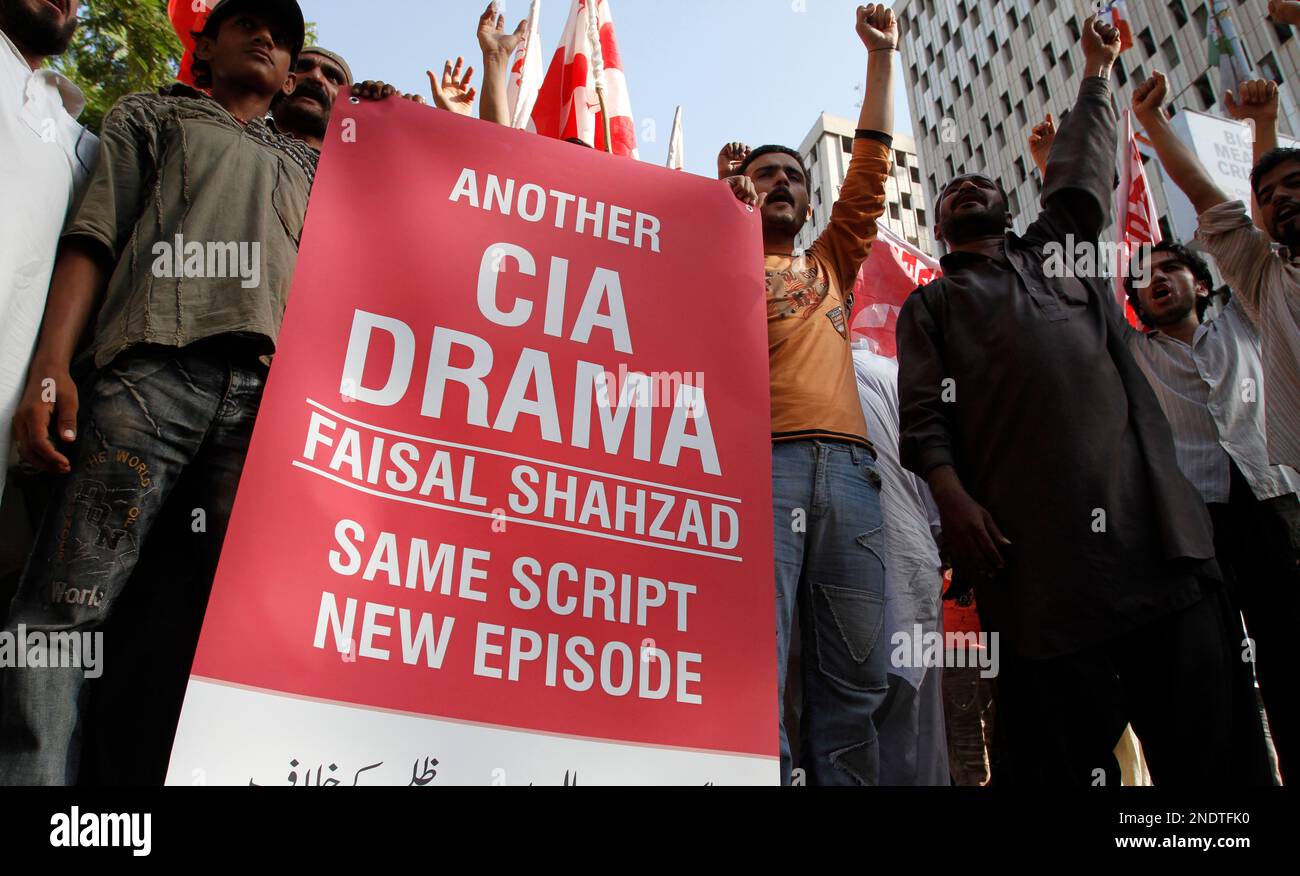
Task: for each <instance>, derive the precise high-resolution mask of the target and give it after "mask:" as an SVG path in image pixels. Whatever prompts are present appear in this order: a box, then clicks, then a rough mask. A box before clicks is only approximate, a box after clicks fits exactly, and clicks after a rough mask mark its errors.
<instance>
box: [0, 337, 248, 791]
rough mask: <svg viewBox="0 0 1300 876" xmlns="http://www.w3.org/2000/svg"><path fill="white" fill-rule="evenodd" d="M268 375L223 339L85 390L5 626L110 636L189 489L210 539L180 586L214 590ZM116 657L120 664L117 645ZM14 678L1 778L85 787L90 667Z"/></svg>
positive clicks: (147, 356) (114, 366)
mask: <svg viewBox="0 0 1300 876" xmlns="http://www.w3.org/2000/svg"><path fill="white" fill-rule="evenodd" d="M264 383H265V368H263V367H262V366H261V365H260V364H259V363H258V362H257V360H256V358H254V357H249V356H247V355H243V354H240V355H236V354H234V353H231V352H224V351H223V349H222V348H221V347H220V346H216V345H211V344H200V345H197V346H195V347H187V348H183V349H180V350H177V349H172V348H162V347H137V348H133V349H132V350H130V351H128V352H126V353H124V354H123V355H121V356H119V357H118V358H117V359H115V360H114V361H113V362H112V363H110V364H109V365H108V366H107V367H105V368H104V369H103V370H101V371H100V372H99V373H98V374H96V375H95V376H94V377H93V378H92V379H91V380H90V381H89V382H88V383H87V385H85V386H84V387H83V388H82V390H81V393H80V401H81V407H80V415H79V418H78V440H77V443H76V445H75V447H74V448H72V451H71V452H70V453H69V458H70V460H71V461H72V471H71V473H70V474H68V475H67V476H66V477H64V478H62V479H61V483H60V484H59V487H58V489H57V491H56V493H55V495H54V497H53V500H52V501H51V504H50V507H49V509H48V511H47V513H46V516H45V518H44V521H43V523H42V525H41V529H40V532H39V534H38V535H37V540H36V547H35V549H34V550H33V551H32V555H31V557H30V558H29V559H28V562H27V567H26V569H25V570H24V572H23V577H22V580H21V582H20V583H19V587H18V593H17V595H16V596H15V597H14V601H13V603H12V605H11V606H10V611H9V618H8V620H7V622H6V625H5V630H6V631H8V632H10V633H14V632H16V630H17V629H18V628H19V626H20V625H21V626H22V627H24V628H25V629H26V631H27V634H28V635H29V636H30V635H31V634H32V633H33V632H45V633H59V632H92V631H96V630H101V629H102V628H103V627H104V625H105V624H106V622H107V621H108V619H109V616H110V613H111V612H112V611H113V606H114V604H115V603H116V601H117V599H118V597H119V596H121V595H122V593H123V590H124V589H125V587H126V585H127V582H128V581H129V580H130V578H131V575H132V572H133V571H134V569H135V568H136V565H137V563H138V562H139V560H140V556H141V553H142V551H150V550H157V549H158V546H156V545H151V544H150V543H149V541H148V538H149V533H150V531H151V530H152V529H154V527H155V524H156V523H158V520H159V516H160V511H161V509H162V508H163V506H164V504H165V503H166V501H167V498H168V497H169V496H170V495H172V494H173V493H174V492H176V491H177V489H178V488H183V489H185V490H187V491H190V492H192V494H193V495H195V496H196V497H198V500H197V501H196V506H195V507H194V508H193V509H182V510H184V512H185V513H186V514H187V515H190V516H191V517H192V528H193V529H194V531H195V532H196V533H205V534H206V535H205V536H204V537H203V538H200V539H197V540H196V541H195V544H196V549H195V551H194V552H193V554H192V555H189V556H187V557H185V563H186V566H187V568H186V569H185V570H184V571H185V574H184V575H182V574H180V573H179V571H178V574H177V576H176V580H184V581H191V582H199V583H201V584H204V585H206V586H210V585H211V579H212V574H213V572H214V571H215V569H216V561H217V557H218V555H219V553H220V549H221V541H222V539H223V538H224V536H225V531H226V524H227V522H228V519H229V516H230V509H231V506H232V504H233V502H234V496H235V487H236V485H237V484H238V482H239V474H240V471H241V469H242V468H243V463H244V457H245V454H246V453H247V451H248V444H249V440H250V438H251V436H252V430H253V420H254V418H255V417H256V415H257V408H258V405H259V403H260V401H261V397H262V389H263V386H264ZM105 651H106V652H107V655H108V656H107V660H111V659H112V653H113V643H112V642H107V643H106V645H105ZM192 653H193V648H192V647H191V648H190V654H191V655H192ZM101 659H103V655H101ZM3 677H4V687H3V697H2V698H0V784H2V785H68V784H72V783H74V782H75V781H76V779H77V771H78V766H79V761H80V753H81V732H82V716H83V712H84V710H85V706H86V694H87V690H86V685H85V674H84V671H83V670H82V669H80V668H76V667H59V668H48V667H25V668H21V669H19V668H9V669H6V670H5V671H4V673H3Z"/></svg>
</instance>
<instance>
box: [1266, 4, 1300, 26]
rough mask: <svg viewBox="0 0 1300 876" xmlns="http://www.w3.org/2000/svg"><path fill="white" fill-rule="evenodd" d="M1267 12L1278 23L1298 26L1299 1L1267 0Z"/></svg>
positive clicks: (1299, 19) (1299, 18) (1299, 23)
mask: <svg viewBox="0 0 1300 876" xmlns="http://www.w3.org/2000/svg"><path fill="white" fill-rule="evenodd" d="M1268 14H1269V17H1270V18H1272V19H1273V20H1274V21H1276V22H1278V23H1280V24H1290V25H1293V26H1296V27H1300V3H1297V2H1295V0H1268Z"/></svg>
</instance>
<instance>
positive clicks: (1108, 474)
mask: <svg viewBox="0 0 1300 876" xmlns="http://www.w3.org/2000/svg"><path fill="white" fill-rule="evenodd" d="M1082 43H1083V52H1084V56H1085V68H1084V79H1083V82H1082V85H1081V86H1080V89H1079V96H1078V101H1077V103H1076V104H1075V107H1074V109H1073V111H1071V112H1070V113H1069V115H1068V117H1067V118H1066V119H1065V121H1064V123H1063V124H1062V126H1061V130H1060V132H1059V133H1058V134H1057V137H1056V142H1055V144H1054V146H1053V148H1052V153H1051V156H1050V158H1049V160H1048V165H1047V173H1046V186H1045V187H1044V189H1043V195H1042V212H1041V213H1040V215H1039V217H1038V219H1037V220H1036V221H1035V222H1034V223H1033V224H1032V225H1030V226H1029V228H1028V229H1027V231H1026V232H1025V234H1024V235H1023V236H1020V235H1016V234H1014V233H1012V232H1011V231H1009V226H1010V225H1011V219H1010V216H1009V215H1008V212H1007V203H1006V197H1005V194H1004V193H1003V191H1002V189H1001V187H1000V186H999V185H998V184H997V183H996V182H994V181H992V180H990V179H988V178H986V177H983V176H980V175H975V174H966V175H963V176H959V177H958V178H956V179H955V180H953V181H952V182H950V183H949V184H948V185H947V186H946V187H945V188H944V189H943V191H942V192H941V193H940V195H939V199H938V204H937V210H936V215H937V217H938V222H937V224H938V227H939V236H940V237H941V238H942V239H943V240H944V242H945V244H946V245H947V246H948V248H949V249H950V250H951V252H950V253H949V254H948V255H947V256H945V257H944V258H943V260H942V263H943V271H944V275H943V277H942V278H941V279H939V280H936V281H935V282H933V283H930V284H929V285H927V286H925V287H923V288H921V289H919V290H917V291H916V292H914V293H913V294H912V296H911V297H910V298H909V299H908V300H907V302H906V304H905V305H904V307H903V310H902V313H901V315H900V317H899V321H898V348H899V365H900V385H899V395H900V402H901V425H902V438H901V448H900V451H901V456H902V461H903V464H904V465H905V466H906V467H908V468H909V469H911V470H912V471H915V472H916V473H918V474H919V475H921V476H923V477H925V478H926V479H927V480H928V482H929V484H930V487H931V489H932V491H933V493H934V497H935V500H936V502H937V503H938V505H939V509H940V513H941V516H942V519H943V532H944V540H945V544H946V547H947V549H948V551H949V553H950V555H951V557H952V560H953V566H954V572H955V577H954V587H956V588H958V589H966V588H967V587H969V586H970V585H972V584H973V585H974V586H975V589H976V597H977V602H978V604H979V606H980V612H981V618H982V621H983V625H984V628H985V630H986V631H996V632H997V633H998V634H999V636H1000V639H1001V641H1000V642H999V650H1000V660H1001V667H1000V674H999V677H998V680H997V688H998V702H997V709H998V718H997V720H998V722H1000V724H1001V727H1000V729H999V730H997V731H996V732H997V735H998V740H997V742H996V743H995V748H996V751H995V755H997V756H998V758H999V760H1000V761H1001V768H1000V769H997V771H996V772H995V781H1002V782H1017V783H1052V784H1066V783H1069V784H1089V785H1091V784H1100V783H1102V782H1105V783H1108V784H1118V783H1119V771H1118V765H1117V764H1116V762H1115V758H1114V756H1113V754H1112V750H1113V748H1114V746H1115V743H1116V742H1117V741H1118V740H1119V738H1120V735H1121V733H1122V732H1123V730H1124V727H1125V725H1126V724H1128V723H1130V722H1131V723H1132V725H1133V727H1134V729H1135V730H1136V732H1137V734H1138V736H1139V738H1140V739H1141V740H1142V743H1143V746H1144V749H1145V753H1146V756H1147V760H1148V763H1149V765H1150V767H1151V772H1152V776H1153V778H1154V780H1155V781H1156V783H1157V784H1161V785H1171V786H1172V785H1205V784H1211V785H1214V784H1232V783H1252V782H1254V783H1267V782H1268V780H1269V773H1268V766H1267V761H1266V753H1265V749H1264V743H1263V734H1262V728H1261V727H1260V726H1259V719H1258V714H1257V713H1256V712H1255V711H1254V710H1253V704H1254V701H1253V689H1252V687H1251V682H1250V675H1249V667H1248V664H1246V663H1243V662H1242V659H1241V653H1242V649H1243V639H1244V633H1243V632H1242V629H1241V623H1240V618H1239V616H1238V615H1237V614H1236V612H1235V611H1234V610H1233V609H1232V608H1231V606H1230V605H1229V604H1228V603H1227V601H1226V597H1225V595H1224V592H1223V588H1222V586H1221V580H1220V574H1219V570H1218V567H1217V565H1216V564H1215V562H1214V559H1213V557H1214V547H1213V540H1212V530H1211V524H1210V518H1209V515H1208V512H1207V511H1206V508H1205V505H1204V503H1203V502H1202V501H1201V498H1200V496H1199V495H1198V494H1197V492H1196V490H1195V488H1194V487H1193V486H1192V485H1191V484H1190V483H1189V482H1188V481H1187V479H1186V478H1185V477H1184V476H1183V475H1182V474H1181V472H1180V471H1179V469H1178V465H1177V461H1176V459H1175V457H1174V447H1173V440H1172V437H1171V433H1170V429H1169V426H1168V423H1167V421H1166V420H1165V417H1164V414H1163V413H1162V411H1161V408H1160V406H1159V404H1158V402H1157V400H1156V397H1155V395H1154V394H1153V392H1152V390H1151V388H1150V386H1149V384H1148V383H1147V381H1146V378H1145V376H1144V375H1143V373H1142V371H1141V370H1140V369H1139V368H1138V366H1137V364H1136V363H1135V361H1134V360H1133V357H1132V355H1131V354H1130V353H1129V352H1128V350H1127V349H1126V346H1125V343H1124V336H1123V332H1122V327H1121V322H1120V321H1121V320H1122V319H1123V317H1122V315H1121V314H1120V311H1119V309H1118V303H1117V300H1116V298H1115V296H1114V292H1113V282H1114V281H1113V280H1111V279H1108V278H1105V277H1100V276H1098V275H1099V274H1100V273H1102V271H1101V270H1100V268H1099V269H1098V270H1097V271H1095V272H1093V276H1091V277H1086V278H1079V279H1076V278H1075V277H1072V276H1059V275H1060V274H1062V273H1065V272H1062V271H1057V270H1053V269H1052V268H1051V264H1052V262H1051V261H1049V259H1048V256H1049V255H1050V254H1051V251H1052V248H1053V247H1054V246H1057V245H1064V246H1065V247H1066V249H1065V254H1066V257H1067V259H1068V257H1069V253H1070V251H1071V248H1072V247H1080V246H1081V247H1094V250H1093V253H1094V256H1095V255H1096V249H1095V247H1096V244H1097V241H1098V237H1099V235H1100V234H1101V231H1102V229H1103V228H1104V227H1105V226H1106V225H1107V223H1108V221H1109V215H1110V204H1111V188H1112V185H1113V180H1114V173H1115V155H1116V145H1117V143H1116V141H1117V134H1116V128H1117V125H1116V112H1115V109H1114V106H1113V103H1112V94H1111V88H1110V83H1109V76H1110V68H1111V64H1112V63H1113V62H1114V59H1115V57H1116V56H1117V54H1118V52H1119V36H1118V34H1117V33H1116V31H1115V29H1114V28H1113V27H1111V26H1109V25H1106V24H1102V23H1099V22H1095V21H1093V20H1090V21H1089V22H1088V24H1087V26H1086V27H1085V28H1084V34H1083V38H1082ZM1057 261H1058V262H1059V261H1060V260H1059V259H1057ZM1096 261H1098V260H1097V259H1095V258H1094V262H1096ZM1048 274H1052V275H1053V276H1048Z"/></svg>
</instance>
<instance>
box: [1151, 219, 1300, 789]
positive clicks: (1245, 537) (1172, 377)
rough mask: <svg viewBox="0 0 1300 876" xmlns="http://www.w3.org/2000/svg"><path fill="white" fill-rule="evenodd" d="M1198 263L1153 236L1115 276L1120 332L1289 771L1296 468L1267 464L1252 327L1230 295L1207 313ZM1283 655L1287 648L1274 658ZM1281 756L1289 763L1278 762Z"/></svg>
mask: <svg viewBox="0 0 1300 876" xmlns="http://www.w3.org/2000/svg"><path fill="white" fill-rule="evenodd" d="M1213 285H1214V281H1213V278H1212V276H1211V274H1210V269H1209V267H1208V266H1207V265H1206V264H1205V262H1204V261H1203V260H1202V259H1201V258H1200V257H1199V256H1198V255H1196V253H1194V252H1192V251H1191V250H1189V249H1187V248H1186V247H1183V246H1181V245H1180V244H1177V243H1173V242H1170V241H1166V242H1164V243H1160V244H1157V245H1156V246H1155V248H1154V251H1153V252H1152V255H1151V266H1150V270H1149V271H1148V272H1147V276H1146V277H1144V278H1133V277H1129V278H1127V279H1126V280H1125V287H1126V289H1127V290H1128V295H1129V300H1130V302H1131V303H1132V305H1133V309H1134V310H1135V311H1136V312H1137V314H1138V316H1140V317H1141V318H1142V322H1143V323H1144V324H1145V325H1146V326H1147V328H1149V329H1151V331H1149V332H1147V333H1142V332H1138V331H1136V330H1130V331H1128V333H1127V335H1126V337H1125V340H1126V342H1127V344H1128V347H1129V350H1131V351H1132V353H1133V358H1134V359H1136V360H1137V363H1138V366H1139V367H1140V368H1141V369H1142V371H1143V372H1144V373H1145V374H1146V376H1147V380H1149V381H1150V383H1151V388H1152V389H1153V390H1155V394H1156V398H1157V400H1159V402H1160V407H1161V408H1162V409H1163V410H1164V412H1165V416H1166V417H1167V418H1168V420H1169V426H1170V429H1171V430H1172V432H1173V436H1174V452H1175V453H1176V455H1177V457H1178V467H1179V468H1180V469H1181V470H1182V472H1183V474H1184V475H1186V476H1187V479H1188V480H1189V481H1191V482H1192V484H1193V486H1195V487H1196V488H1197V490H1199V491H1200V494H1201V498H1203V499H1204V500H1205V503H1206V505H1207V506H1208V507H1209V509H1210V517H1211V518H1212V519H1213V521H1214V548H1215V550H1214V552H1215V556H1216V557H1217V559H1218V561H1219V565H1220V567H1221V568H1222V569H1223V572H1224V574H1225V575H1226V576H1227V580H1228V582H1229V584H1230V586H1231V587H1232V592H1233V596H1234V598H1235V600H1236V604H1237V607H1238V608H1239V609H1241V611H1242V613H1244V614H1245V616H1246V627H1247V631H1248V632H1249V634H1250V637H1251V639H1252V640H1253V642H1254V648H1253V658H1254V661H1255V673H1256V676H1257V678H1258V679H1259V686H1260V692H1261V693H1262V695H1263V697H1264V706H1265V708H1266V709H1267V711H1268V719H1269V727H1270V730H1271V731H1272V735H1273V743H1274V747H1275V748H1276V749H1277V753H1278V758H1279V760H1280V761H1281V763H1282V772H1283V775H1285V774H1286V769H1287V766H1288V764H1289V765H1290V767H1291V769H1292V772H1294V771H1295V769H1296V767H1295V762H1296V760H1297V759H1298V758H1297V752H1296V748H1295V746H1296V742H1295V732H1296V731H1295V727H1296V723H1297V718H1296V711H1297V705H1298V704H1300V697H1297V694H1296V689H1295V688H1296V686H1295V684H1294V680H1293V679H1292V677H1291V675H1290V672H1289V671H1286V666H1287V664H1288V663H1289V651H1290V644H1291V640H1292V638H1293V637H1294V635H1295V619H1296V613H1295V610H1294V607H1293V606H1294V599H1293V594H1294V593H1295V590H1296V587H1297V585H1300V552H1298V551H1297V548H1296V545H1295V543H1294V539H1295V536H1294V534H1293V533H1295V532H1296V531H1297V527H1298V525H1300V501H1298V500H1297V494H1300V474H1297V472H1296V471H1295V470H1294V469H1292V468H1290V467H1288V466H1285V465H1272V464H1270V463H1269V458H1268V456H1269V455H1268V448H1267V446H1266V440H1265V417H1266V412H1267V411H1269V410H1273V411H1276V410H1278V408H1277V407H1276V406H1274V407H1271V408H1270V407H1269V405H1270V404H1271V403H1272V400H1271V398H1268V397H1267V396H1266V388H1265V380H1264V365H1263V362H1262V356H1261V353H1260V346H1261V344H1260V333H1259V329H1258V326H1257V325H1256V323H1255V321H1254V319H1253V317H1252V315H1251V310H1250V309H1249V308H1248V307H1246V306H1243V304H1242V302H1241V300H1240V299H1239V298H1238V297H1236V296H1235V295H1234V297H1233V298H1231V299H1230V300H1229V301H1228V303H1227V305H1225V306H1224V307H1223V308H1222V310H1221V311H1220V312H1219V313H1218V314H1217V315H1215V316H1209V315H1207V313H1206V308H1207V306H1208V304H1209V300H1210V290H1211V288H1212V287H1213ZM1283 655H1287V656H1283ZM1288 758H1289V761H1288Z"/></svg>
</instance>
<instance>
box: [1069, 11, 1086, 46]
mask: <svg viewBox="0 0 1300 876" xmlns="http://www.w3.org/2000/svg"><path fill="white" fill-rule="evenodd" d="M1065 26H1066V27H1068V28H1069V29H1070V39H1071V40H1072V41H1074V42H1076V43H1077V42H1078V41H1079V40H1080V39H1082V37H1083V34H1082V33H1081V32H1080V31H1079V19H1077V18H1075V17H1074V16H1070V20H1069V21H1067V22H1066V23H1065Z"/></svg>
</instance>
